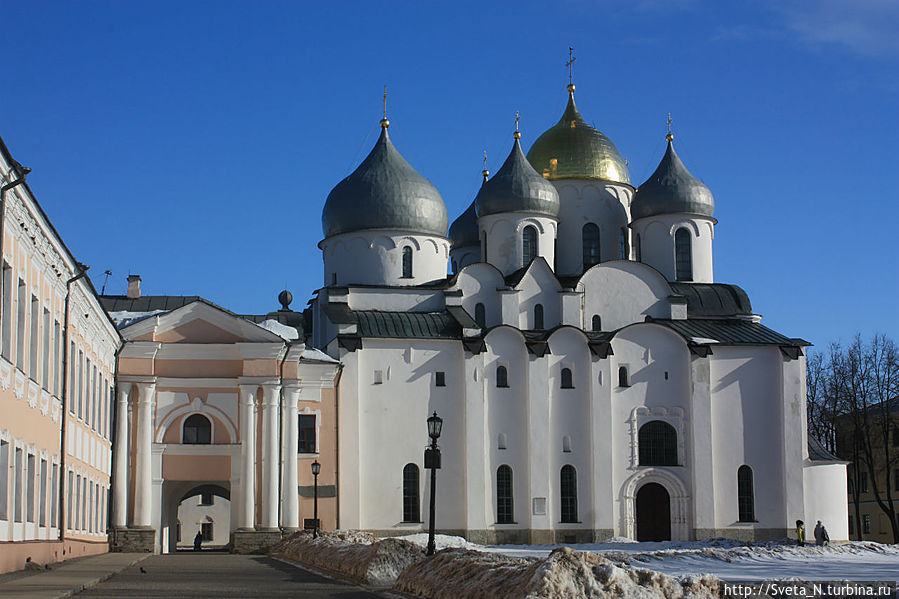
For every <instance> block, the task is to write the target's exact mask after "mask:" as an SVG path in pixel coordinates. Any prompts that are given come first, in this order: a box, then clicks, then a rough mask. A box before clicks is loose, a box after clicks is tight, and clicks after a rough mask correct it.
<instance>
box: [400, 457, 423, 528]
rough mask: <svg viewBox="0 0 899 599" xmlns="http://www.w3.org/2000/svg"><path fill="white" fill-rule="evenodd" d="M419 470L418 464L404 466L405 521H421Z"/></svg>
mask: <svg viewBox="0 0 899 599" xmlns="http://www.w3.org/2000/svg"><path fill="white" fill-rule="evenodd" d="M420 488H421V487H420V483H419V470H418V466H417V465H416V464H406V465H405V466H404V467H403V522H421V512H420V509H419V506H420V505H421V502H420V500H419V489H420Z"/></svg>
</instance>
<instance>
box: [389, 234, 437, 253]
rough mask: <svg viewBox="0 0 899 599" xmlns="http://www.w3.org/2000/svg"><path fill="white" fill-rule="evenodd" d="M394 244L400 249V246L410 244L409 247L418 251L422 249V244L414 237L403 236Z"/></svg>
mask: <svg viewBox="0 0 899 599" xmlns="http://www.w3.org/2000/svg"><path fill="white" fill-rule="evenodd" d="M394 243H395V244H396V245H395V247H399V246H400V245H403V244H406V243H408V244H409V245H411V246H412V247H414V248H415V249H416V250H420V249H421V243H419V241H418V240H417V239H416V238H414V237H412V236H411V235H403V236H402V237H400V238H399V239H397V240H395V241H394ZM434 248H435V249H436V248H437V246H436V245H435V246H434Z"/></svg>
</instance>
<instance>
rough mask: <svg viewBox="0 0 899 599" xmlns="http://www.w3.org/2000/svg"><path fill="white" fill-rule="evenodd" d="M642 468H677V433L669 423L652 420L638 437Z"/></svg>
mask: <svg viewBox="0 0 899 599" xmlns="http://www.w3.org/2000/svg"><path fill="white" fill-rule="evenodd" d="M637 443H638V447H639V448H640V465H641V466H677V431H675V430H674V427H673V426H671V425H670V424H668V423H667V422H662V421H661V420H652V421H650V422H647V423H646V424H644V425H643V426H641V427H640V432H639V433H638V435H637Z"/></svg>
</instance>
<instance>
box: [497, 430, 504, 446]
mask: <svg viewBox="0 0 899 599" xmlns="http://www.w3.org/2000/svg"><path fill="white" fill-rule="evenodd" d="M496 448H497V449H505V448H506V433H500V434H499V435H497V436H496Z"/></svg>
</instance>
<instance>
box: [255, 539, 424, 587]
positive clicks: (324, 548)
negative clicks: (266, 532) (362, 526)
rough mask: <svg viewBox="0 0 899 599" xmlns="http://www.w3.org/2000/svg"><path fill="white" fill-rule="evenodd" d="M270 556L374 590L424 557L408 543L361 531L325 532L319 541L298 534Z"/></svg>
mask: <svg viewBox="0 0 899 599" xmlns="http://www.w3.org/2000/svg"><path fill="white" fill-rule="evenodd" d="M270 553H272V554H274V555H280V556H283V557H286V558H288V559H292V560H296V561H298V562H301V563H303V564H308V565H310V566H313V567H316V568H322V569H324V570H331V571H334V572H338V573H340V574H343V575H345V576H348V577H350V578H352V579H354V580H357V581H359V582H361V583H364V584H370V585H375V586H389V585H391V584H393V582H394V581H395V580H396V577H397V576H399V573H400V572H402V571H403V569H404V568H405V567H406V566H408V565H409V564H411V563H413V562H416V561H419V560H422V559H424V557H425V551H424V549H422V548H421V547H419V546H418V545H415V544H414V543H410V542H409V541H403V540H401V539H383V540H380V541H377V540H375V537H374V536H372V535H370V534H368V533H362V532H358V531H338V532H333V533H332V532H322V533H319V536H318V538H317V539H313V538H312V533H311V532H306V531H303V532H298V533H296V534H294V535H291V536H290V537H288V538H287V539H285V540H283V541H281V542H280V543H278V544H277V545H275V546H274V547H272V549H271V551H270Z"/></svg>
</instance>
